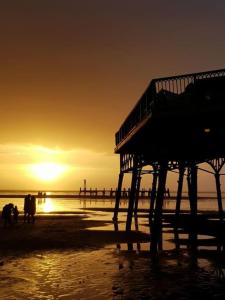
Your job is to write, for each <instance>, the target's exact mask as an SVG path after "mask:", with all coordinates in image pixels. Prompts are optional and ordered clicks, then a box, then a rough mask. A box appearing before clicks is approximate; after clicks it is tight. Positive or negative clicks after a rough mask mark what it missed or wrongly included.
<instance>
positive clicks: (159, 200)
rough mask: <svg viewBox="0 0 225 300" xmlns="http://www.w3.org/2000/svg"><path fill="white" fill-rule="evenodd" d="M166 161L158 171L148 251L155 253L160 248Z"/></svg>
mask: <svg viewBox="0 0 225 300" xmlns="http://www.w3.org/2000/svg"><path fill="white" fill-rule="evenodd" d="M167 167H168V165H167V161H163V162H161V163H160V169H159V184H158V190H157V195H156V206H155V218H154V221H153V223H152V230H151V246H150V251H151V252H152V253H156V252H157V249H158V248H159V247H160V248H161V247H162V246H161V234H162V208H163V200H164V191H165V186H166V177H167Z"/></svg>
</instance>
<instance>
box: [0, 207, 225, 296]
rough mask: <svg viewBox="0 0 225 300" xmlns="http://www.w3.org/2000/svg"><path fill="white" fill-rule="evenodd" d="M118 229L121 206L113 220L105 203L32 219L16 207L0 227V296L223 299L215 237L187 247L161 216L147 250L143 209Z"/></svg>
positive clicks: (186, 239) (182, 234)
mask: <svg viewBox="0 0 225 300" xmlns="http://www.w3.org/2000/svg"><path fill="white" fill-rule="evenodd" d="M97 206H98V205H97ZM214 213H215V212H214ZM170 215H171V214H170ZM124 229H125V211H122V212H120V213H119V222H118V223H117V226H115V224H114V223H113V222H112V209H110V208H106V207H105V208H104V207H102V209H100V208H92V210H91V209H90V208H89V209H80V210H78V211H76V212H64V213H62V212H61V213H59V212H58V213H57V212H55V213H45V214H44V213H39V214H37V215H36V220H35V223H34V224H31V223H29V224H28V223H25V224H24V223H23V215H22V213H21V214H20V216H19V222H18V224H14V225H13V226H11V227H8V228H3V226H1V227H0V235H1V248H0V249H1V250H0V254H1V258H0V297H1V299H71V300H72V299H193V298H194V296H196V295H197V298H200V297H202V298H204V299H224V296H225V288H224V282H225V281H224V271H225V270H224V265H223V263H222V262H223V254H222V252H220V251H219V250H218V247H217V244H216V242H215V237H213V236H203V235H199V236H198V240H199V244H198V251H194V252H193V251H192V250H193V249H191V247H190V240H189V235H188V233H187V231H186V230H183V231H180V232H179V239H178V242H177V241H175V236H174V231H173V228H172V226H171V221H170V218H169V217H167V219H165V221H164V227H163V242H162V248H161V250H160V251H159V252H158V253H157V255H156V256H155V255H154V256H152V255H151V254H150V251H149V250H150V234H149V227H148V220H147V218H146V213H145V211H144V210H143V211H142V212H140V213H139V217H138V224H137V223H136V224H135V223H133V227H132V230H131V232H129V233H127V232H125V230H124Z"/></svg>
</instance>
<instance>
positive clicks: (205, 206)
mask: <svg viewBox="0 0 225 300" xmlns="http://www.w3.org/2000/svg"><path fill="white" fill-rule="evenodd" d="M10 202H11V203H13V204H14V205H17V207H18V209H19V211H20V212H22V211H23V205H24V200H23V199H21V198H8V199H4V198H1V199H0V210H1V208H2V207H3V206H4V205H5V204H7V203H10ZM36 203H37V213H49V212H65V211H67V212H68V211H69V212H79V211H81V210H82V211H84V210H88V209H93V208H96V209H102V208H104V209H106V208H111V209H113V208H114V206H115V199H113V198H112V199H76V198H75V199H74V198H67V199H63V198H62V199H57V198H46V199H38V198H37V200H36ZM149 205H150V204H149V200H148V199H140V200H139V208H140V209H149ZM175 205H176V202H175V200H173V199H172V200H171V199H165V201H164V209H168V210H174V209H175ZM223 206H224V207H225V200H223ZM120 207H121V208H127V207H128V200H127V199H122V200H121V202H120ZM181 209H182V210H188V211H189V210H190V207H189V201H187V200H183V201H181ZM198 209H199V210H203V211H210V210H211V211H216V210H218V205H217V201H216V199H209V198H204V199H198Z"/></svg>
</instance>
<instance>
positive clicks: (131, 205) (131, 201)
mask: <svg viewBox="0 0 225 300" xmlns="http://www.w3.org/2000/svg"><path fill="white" fill-rule="evenodd" d="M137 179H138V168H137V161H136V159H135V160H134V165H133V174H132V181H131V189H130V193H129V204H128V212H127V222H126V230H127V231H130V230H131V223H132V216H133V210H134V202H135V199H136V191H137V190H136V189H137Z"/></svg>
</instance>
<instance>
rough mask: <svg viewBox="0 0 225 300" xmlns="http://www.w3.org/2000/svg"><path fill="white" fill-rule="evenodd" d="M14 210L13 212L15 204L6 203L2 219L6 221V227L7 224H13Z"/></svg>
mask: <svg viewBox="0 0 225 300" xmlns="http://www.w3.org/2000/svg"><path fill="white" fill-rule="evenodd" d="M12 212H13V204H12V203H9V204H6V205H5V206H4V207H3V209H2V219H3V221H4V227H7V225H12Z"/></svg>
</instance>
